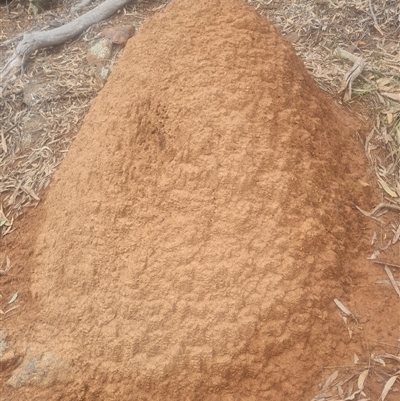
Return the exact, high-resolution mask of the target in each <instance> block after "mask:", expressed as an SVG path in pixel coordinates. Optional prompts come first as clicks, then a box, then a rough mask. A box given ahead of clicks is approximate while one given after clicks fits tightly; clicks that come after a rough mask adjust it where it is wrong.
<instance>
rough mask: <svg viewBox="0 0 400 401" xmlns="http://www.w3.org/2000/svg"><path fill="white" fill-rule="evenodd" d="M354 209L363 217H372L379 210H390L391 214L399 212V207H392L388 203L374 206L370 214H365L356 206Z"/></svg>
mask: <svg viewBox="0 0 400 401" xmlns="http://www.w3.org/2000/svg"><path fill="white" fill-rule="evenodd" d="M356 208H357V209H358V210H359V211H360V212H361V213H362V214H364V215H365V216H367V217H372V218H373V217H374V216H375V215H376V213H378V212H379V211H380V210H381V209H388V210H391V211H392V212H400V206H396V205H392V204H390V203H380V204H379V205H378V206H376V207H375V208H374V209H372V211H371V212H366V211H365V210H363V209H361V208H360V207H358V206H357V205H356Z"/></svg>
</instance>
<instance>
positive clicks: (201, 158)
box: [0, 0, 400, 401]
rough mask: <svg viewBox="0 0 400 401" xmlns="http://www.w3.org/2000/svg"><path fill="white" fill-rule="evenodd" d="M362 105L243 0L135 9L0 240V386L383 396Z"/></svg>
mask: <svg viewBox="0 0 400 401" xmlns="http://www.w3.org/2000/svg"><path fill="white" fill-rule="evenodd" d="M143 6H144V7H145V8H146V7H147V8H146V10H147V9H148V3H143ZM157 7H158V6H157ZM157 7H155V8H157ZM149 13H150V11H149ZM127 14H129V13H127ZM3 17H4V18H6V16H5V14H3ZM128 17H129V16H128ZM128 17H125V18H128ZM121 18H124V17H122V16H121ZM22 21H25V22H26V25H24V26H22V28H24V29H25V28H28V24H29V21H26V20H25V19H21V23H22ZM8 32H11V30H10V31H8ZM363 110H364V109H363V108H362V107H361V106H359V107H358V108H357V109H356V110H355V111H356V112H357V114H359V113H360V112H361V113H363V112H364V111H363ZM364 113H365V112H364ZM372 123H373V122H372V121H368V120H362V121H361V120H359V119H358V118H356V117H355V112H354V111H353V112H352V111H351V110H349V109H344V108H343V107H340V106H338V105H337V104H336V103H335V102H334V101H333V100H332V98H330V97H329V96H328V95H327V94H325V93H323V92H322V91H321V90H320V89H319V88H318V87H317V85H316V84H315V83H314V81H313V80H312V78H311V77H310V76H309V75H308V73H307V72H306V69H305V67H304V65H303V63H302V62H301V61H300V59H299V58H298V57H297V56H296V54H295V52H294V50H293V48H292V46H291V44H290V42H289V41H288V40H287V39H285V38H284V37H283V36H282V35H281V34H280V33H279V32H278V31H277V30H276V29H275V28H274V27H273V26H272V25H271V24H270V23H269V22H267V21H266V20H265V18H263V17H261V16H260V15H259V14H257V13H256V12H255V11H254V9H253V8H251V7H250V6H248V5H246V4H245V3H244V2H242V1H239V0H223V1H216V0H202V1H199V2H196V3H193V2H192V1H189V0H174V1H173V2H172V4H170V5H169V6H168V7H166V8H165V9H163V10H162V11H160V12H159V13H157V14H156V15H155V16H154V17H152V18H150V19H148V20H146V22H145V23H144V24H143V25H142V26H141V27H140V29H139V30H138V32H137V34H136V35H135V36H134V37H133V38H132V39H131V40H130V41H129V42H128V44H127V45H126V48H125V50H124V54H123V56H122V57H121V59H120V60H119V62H118V64H117V65H116V67H115V69H114V71H113V73H112V74H111V76H110V78H109V80H108V82H107V84H106V86H105V87H104V88H103V89H102V90H101V91H100V93H99V95H98V96H97V97H96V99H95V101H94V102H93V104H92V106H91V109H90V111H89V112H88V114H87V116H86V118H85V121H84V123H83V126H82V128H81V130H80V132H79V134H78V136H77V137H76V140H75V141H74V142H73V144H72V146H71V150H70V151H69V153H68V155H67V157H66V158H65V160H64V161H63V163H62V165H61V166H60V168H59V169H58V171H57V173H56V175H55V177H54V179H53V180H52V181H51V184H50V186H49V187H48V190H47V192H46V193H45V194H44V193H41V194H40V196H41V197H43V200H42V201H41V202H40V203H39V205H38V207H37V208H35V209H32V210H31V211H30V212H29V213H27V214H26V215H25V216H22V217H20V218H19V219H18V220H17V221H16V222H15V223H14V226H15V228H14V232H12V233H11V234H9V235H6V236H4V237H2V239H1V248H0V250H1V255H2V258H3V259H4V263H3V267H2V268H3V270H4V272H3V273H4V274H2V276H1V277H0V280H1V288H0V296H1V309H2V315H1V316H0V318H1V328H0V330H1V333H2V337H1V338H0V344H3V345H4V346H3V348H4V349H1V348H0V352H1V359H0V363H1V366H0V367H1V381H2V382H1V386H2V388H1V400H2V401H3V400H4V401H6V400H131V399H133V400H136V399H143V400H147V399H148V400H158V399H160V400H161V399H171V400H183V399H188V400H262V399H265V400H277V401H280V400H299V401H300V400H310V401H311V400H312V399H313V397H315V396H317V398H316V399H318V400H339V399H348V400H353V399H354V400H362V399H370V400H378V398H379V397H380V396H381V394H382V391H383V389H384V387H385V384H386V383H389V384H391V386H389V385H387V386H386V388H387V389H388V394H387V395H386V398H385V399H386V400H389V401H394V400H397V399H399V397H400V395H399V393H398V391H397V387H398V385H397V383H396V382H395V380H396V379H392V378H396V372H397V371H398V370H399V366H400V364H399V356H398V351H399V350H398V346H399V339H400V314H399V300H398V298H399V296H398V295H396V293H395V291H394V290H393V288H392V287H390V286H389V285H387V284H380V285H377V284H376V281H377V280H382V279H386V276H385V275H384V274H383V270H382V266H380V265H375V264H373V262H372V261H371V260H367V257H369V256H370V255H371V252H372V248H371V238H372V236H373V233H374V232H376V233H377V237H379V240H381V239H382V238H381V233H382V235H383V229H382V225H381V224H380V223H378V222H376V221H374V220H371V219H368V218H366V217H365V216H364V215H362V214H361V213H360V212H359V210H357V208H356V206H359V207H360V208H362V209H363V210H371V209H373V207H374V206H376V205H377V204H378V203H379V202H380V201H381V200H382V199H381V197H382V195H381V192H380V191H379V190H378V187H377V184H376V182H375V175H374V174H372V172H371V169H370V168H369V165H368V160H367V158H366V156H365V152H364V144H365V141H366V137H367V136H368V134H369V133H370V127H371V125H372ZM60 151H63V149H61V150H60ZM399 253H400V248H399V246H398V244H395V245H393V246H391V247H390V248H389V249H387V250H386V251H385V254H384V255H385V260H387V261H388V262H391V263H393V264H398V262H397V261H398V260H399V256H400V255H399ZM8 261H10V262H9V263H8ZM17 292H18V297H17V298H16V299H15V296H14V294H16V293H17ZM334 300H339V301H340V302H341V303H342V304H344V305H345V306H346V307H347V308H348V309H349V312H348V313H347V314H346V310H345V309H344V308H343V307H341V309H340V305H341V304H338V303H336V304H335V302H334ZM10 301H12V302H10ZM338 305H339V306H338ZM328 377H330V380H328V381H327V379H328ZM389 387H390V388H389ZM318 395H319V396H318Z"/></svg>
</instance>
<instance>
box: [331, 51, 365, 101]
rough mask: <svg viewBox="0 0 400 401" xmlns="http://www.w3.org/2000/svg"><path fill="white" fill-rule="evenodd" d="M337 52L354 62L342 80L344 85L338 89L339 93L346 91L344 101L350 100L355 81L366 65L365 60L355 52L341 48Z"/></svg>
mask: <svg viewBox="0 0 400 401" xmlns="http://www.w3.org/2000/svg"><path fill="white" fill-rule="evenodd" d="M336 53H337V54H338V56H340V57H343V58H345V59H347V60H350V61H352V62H353V63H354V64H353V66H352V67H351V68H350V70H349V71H348V73H347V74H346V75H345V77H344V79H343V81H342V85H341V86H340V89H339V91H338V93H341V92H344V95H343V101H344V102H348V101H349V100H351V91H352V85H353V81H354V80H355V79H356V78H357V77H358V76H359V75H360V74H361V73H362V71H363V69H364V67H365V61H364V59H363V58H362V57H357V56H355V55H354V54H351V53H349V52H348V51H346V50H343V49H341V48H338V49H337V51H336Z"/></svg>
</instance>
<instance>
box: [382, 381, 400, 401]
mask: <svg viewBox="0 0 400 401" xmlns="http://www.w3.org/2000/svg"><path fill="white" fill-rule="evenodd" d="M397 377H398V376H392V377H391V378H390V379H389V380H388V381H387V382H386V384H385V387H384V388H383V390H382V395H381V399H382V401H385V398H386V396H387V395H388V393H389V391H390V389H391V388H392V387H393V384H394V383H395V381H396V380H397Z"/></svg>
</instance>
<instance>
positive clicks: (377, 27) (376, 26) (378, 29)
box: [368, 0, 384, 36]
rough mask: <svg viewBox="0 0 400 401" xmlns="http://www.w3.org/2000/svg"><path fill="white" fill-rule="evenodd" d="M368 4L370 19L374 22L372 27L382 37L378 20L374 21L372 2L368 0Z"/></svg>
mask: <svg viewBox="0 0 400 401" xmlns="http://www.w3.org/2000/svg"><path fill="white" fill-rule="evenodd" d="M368 3H369V10H370V11H371V16H372V19H373V20H374V27H375V29H376V30H377V31H378V32H379V33H380V34H381V35H382V36H383V35H384V33H383V31H382V29H381V28H380V27H379V24H378V20H377V19H376V16H375V13H374V9H373V7H372V1H371V0H369V1H368Z"/></svg>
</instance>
